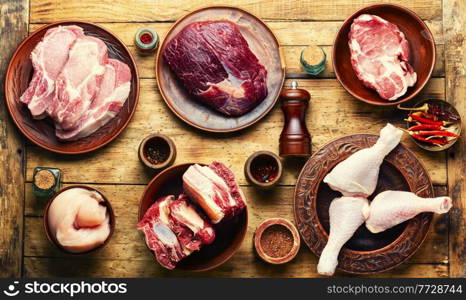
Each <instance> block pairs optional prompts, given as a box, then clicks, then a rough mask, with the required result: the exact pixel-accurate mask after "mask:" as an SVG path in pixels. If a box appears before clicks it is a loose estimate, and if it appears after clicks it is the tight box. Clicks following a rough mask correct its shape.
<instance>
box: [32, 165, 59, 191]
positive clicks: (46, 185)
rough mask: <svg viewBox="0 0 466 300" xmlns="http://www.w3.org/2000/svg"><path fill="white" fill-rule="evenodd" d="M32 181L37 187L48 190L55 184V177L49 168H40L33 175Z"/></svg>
mask: <svg viewBox="0 0 466 300" xmlns="http://www.w3.org/2000/svg"><path fill="white" fill-rule="evenodd" d="M34 183H35V185H36V186H37V187H38V188H40V189H42V190H48V189H50V188H51V187H53V185H54V184H55V177H54V176H53V174H52V172H50V171H49V170H40V171H39V172H37V173H36V174H35V175H34Z"/></svg>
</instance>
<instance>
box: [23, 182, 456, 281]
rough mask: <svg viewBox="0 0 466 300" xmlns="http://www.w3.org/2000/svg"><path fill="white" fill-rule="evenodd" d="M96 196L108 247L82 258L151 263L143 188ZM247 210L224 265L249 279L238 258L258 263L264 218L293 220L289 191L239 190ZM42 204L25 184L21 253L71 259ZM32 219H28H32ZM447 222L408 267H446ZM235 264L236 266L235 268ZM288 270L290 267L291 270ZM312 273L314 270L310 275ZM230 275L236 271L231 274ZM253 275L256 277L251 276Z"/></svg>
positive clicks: (441, 220) (439, 221) (108, 188)
mask: <svg viewBox="0 0 466 300" xmlns="http://www.w3.org/2000/svg"><path fill="white" fill-rule="evenodd" d="M92 186H94V187H96V188H97V189H99V190H100V191H102V193H104V194H105V196H106V197H107V198H108V199H109V200H110V201H111V203H112V207H113V209H114V211H115V215H116V230H115V234H114V236H113V237H112V240H111V241H110V242H109V244H108V245H107V246H106V247H105V248H103V249H100V250H98V251H96V252H95V253H92V254H89V255H86V257H88V258H89V259H111V260H130V259H131V260H134V261H136V260H145V261H153V260H154V258H153V255H152V253H151V252H150V251H148V250H147V248H146V245H145V243H144V239H143V235H142V234H141V233H140V232H137V230H136V228H135V226H136V223H137V211H138V205H139V199H140V197H141V195H142V193H143V190H144V187H145V186H143V185H115V186H113V185H92ZM243 191H244V193H245V196H246V199H247V200H248V205H249V208H248V209H249V228H248V233H247V236H246V238H245V240H244V242H243V245H242V247H241V249H240V250H239V254H238V256H239V257H241V259H240V260H234V261H232V263H231V264H230V268H233V269H237V268H240V269H244V268H247V269H250V271H251V274H254V272H255V269H254V267H248V266H247V264H246V263H244V262H243V263H242V262H241V261H243V259H246V261H248V262H251V261H252V262H253V263H254V264H258V263H259V261H258V260H257V259H255V258H254V253H253V251H252V249H253V244H252V240H253V232H254V230H255V228H257V226H258V225H259V224H260V223H261V222H262V221H263V220H264V219H266V218H271V217H283V218H287V219H289V220H293V194H294V187H278V188H276V189H274V190H273V191H270V192H261V191H258V190H256V189H255V188H252V187H249V186H247V187H243ZM445 192H446V191H445V187H444V186H437V187H436V193H437V195H439V196H440V195H445ZM45 205H46V200H44V199H39V198H36V197H34V196H33V195H32V193H31V184H27V185H26V208H25V213H26V215H27V216H30V217H27V218H26V225H25V248H24V249H25V250H24V251H25V252H24V254H25V255H26V256H35V257H36V256H37V257H60V258H61V257H68V258H71V257H73V256H72V255H67V254H64V253H62V252H61V251H59V250H58V249H57V248H56V247H54V246H53V245H52V244H50V243H49V241H48V240H47V238H46V236H45V234H44V229H43V218H42V217H37V216H42V215H43V209H44V207H45ZM33 216H34V217H33ZM447 225H448V217H444V216H442V217H435V219H434V222H433V225H432V227H431V229H430V231H429V234H428V236H427V239H426V241H425V242H424V244H423V245H422V247H421V248H420V249H419V251H418V252H417V253H416V254H415V255H414V256H413V258H412V259H410V263H448V234H447ZM299 257H302V258H298V259H299V260H301V261H309V262H310V263H316V258H315V256H314V255H312V254H310V251H309V250H308V249H307V248H306V247H303V249H302V250H301V252H300V253H299ZM238 264H239V266H237V265H238ZM293 268H294V267H293ZM313 271H314V270H313ZM235 272H236V270H235ZM257 275H259V274H257Z"/></svg>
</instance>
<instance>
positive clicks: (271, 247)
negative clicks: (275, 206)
mask: <svg viewBox="0 0 466 300" xmlns="http://www.w3.org/2000/svg"><path fill="white" fill-rule="evenodd" d="M260 243H261V246H262V249H263V251H264V253H265V254H267V255H268V256H270V257H273V258H280V257H284V256H285V255H287V254H288V253H290V251H291V249H292V247H293V243H294V239H293V234H292V233H291V232H290V230H289V229H288V228H286V227H285V226H283V225H280V224H275V225H272V226H270V227H268V228H267V229H266V230H264V232H263V233H262V236H261V240H260Z"/></svg>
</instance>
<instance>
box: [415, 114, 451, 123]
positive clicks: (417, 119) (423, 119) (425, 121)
mask: <svg viewBox="0 0 466 300" xmlns="http://www.w3.org/2000/svg"><path fill="white" fill-rule="evenodd" d="M408 116H409V118H410V119H412V120H416V121H418V122H421V123H423V124H431V125H438V126H442V125H444V124H445V123H444V122H443V121H432V120H429V119H426V118H423V117H420V116H418V115H415V114H409V115H408ZM410 119H408V121H410V122H412V120H410Z"/></svg>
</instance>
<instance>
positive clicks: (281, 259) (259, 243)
mask: <svg viewBox="0 0 466 300" xmlns="http://www.w3.org/2000/svg"><path fill="white" fill-rule="evenodd" d="M274 230H275V231H279V232H280V231H281V237H282V239H277V237H275V239H267V235H270V233H272V234H273V231H274ZM279 232H278V233H279ZM284 233H286V235H285V236H283V234H284ZM284 237H286V238H288V239H289V240H286V242H287V243H290V245H287V246H289V250H288V249H284V248H282V247H279V246H278V247H277V245H270V244H271V243H274V244H276V242H277V240H278V241H281V242H283V238H284ZM300 245H301V238H300V237H299V233H298V230H297V229H296V227H295V226H294V225H293V223H291V222H290V221H288V220H287V219H283V218H271V219H267V220H265V221H264V222H262V223H261V224H260V225H259V226H258V227H257V229H256V232H255V233H254V247H255V249H256V253H257V254H258V255H259V257H260V258H262V259H263V260H264V261H265V262H268V263H270V264H275V265H278V264H284V263H287V262H289V261H291V260H292V259H293V258H295V257H296V254H298V251H299V247H300ZM267 247H272V249H271V250H273V251H277V252H281V251H282V252H284V253H286V254H284V255H282V256H276V257H274V256H270V255H269V254H268V253H267V251H268V250H267ZM284 250H288V251H284ZM269 251H270V250H269Z"/></svg>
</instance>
